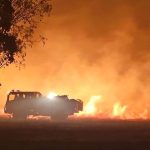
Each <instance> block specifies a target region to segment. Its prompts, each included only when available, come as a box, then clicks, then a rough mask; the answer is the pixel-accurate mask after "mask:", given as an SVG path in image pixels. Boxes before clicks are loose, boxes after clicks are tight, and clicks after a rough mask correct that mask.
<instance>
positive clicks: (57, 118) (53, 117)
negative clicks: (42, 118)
mask: <svg viewBox="0 0 150 150" xmlns="http://www.w3.org/2000/svg"><path fill="white" fill-rule="evenodd" d="M50 117H51V120H53V121H65V120H66V119H68V115H64V114H57V115H51V116H50Z"/></svg>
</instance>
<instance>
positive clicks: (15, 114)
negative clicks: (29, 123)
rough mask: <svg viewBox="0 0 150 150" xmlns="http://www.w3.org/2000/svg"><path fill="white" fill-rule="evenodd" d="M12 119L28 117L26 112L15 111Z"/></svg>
mask: <svg viewBox="0 0 150 150" xmlns="http://www.w3.org/2000/svg"><path fill="white" fill-rule="evenodd" d="M12 119H14V120H20V121H21V120H26V119H27V115H26V114H19V113H13V115H12Z"/></svg>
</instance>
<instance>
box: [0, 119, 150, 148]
mask: <svg viewBox="0 0 150 150" xmlns="http://www.w3.org/2000/svg"><path fill="white" fill-rule="evenodd" d="M1 149H2V150H5V149H11V150H13V149H15V150H16V149H20V150H24V149H28V150H33V149H36V150H45V149H49V150H54V149H61V150H62V149H64V150H78V149H85V150H88V149H92V150H93V149H98V150H107V149H111V150H116V149H120V150H128V149H132V150H137V149H141V150H145V149H150V121H138V120H137V121H119V120H114V121H113V120H71V121H67V122H52V121H50V120H45V121H43V120H28V121H25V122H15V121H11V120H9V119H5V120H4V119H3V120H1V121H0V150H1Z"/></svg>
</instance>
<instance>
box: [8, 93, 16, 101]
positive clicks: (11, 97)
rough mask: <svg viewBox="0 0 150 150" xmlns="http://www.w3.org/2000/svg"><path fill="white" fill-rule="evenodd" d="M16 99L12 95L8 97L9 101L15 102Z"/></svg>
mask: <svg viewBox="0 0 150 150" xmlns="http://www.w3.org/2000/svg"><path fill="white" fill-rule="evenodd" d="M15 97H16V95H14V94H10V95H9V96H8V100H9V101H13V100H14V99H15Z"/></svg>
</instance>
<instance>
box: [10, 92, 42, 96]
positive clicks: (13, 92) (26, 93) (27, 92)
mask: <svg viewBox="0 0 150 150" xmlns="http://www.w3.org/2000/svg"><path fill="white" fill-rule="evenodd" d="M9 94H40V95H42V94H41V93H40V92H36V91H33V92H31V91H11V92H9Z"/></svg>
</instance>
